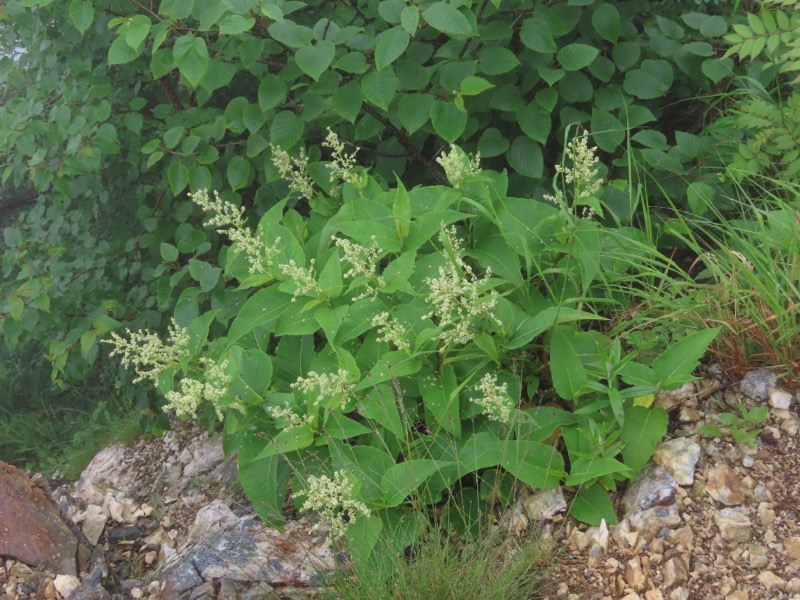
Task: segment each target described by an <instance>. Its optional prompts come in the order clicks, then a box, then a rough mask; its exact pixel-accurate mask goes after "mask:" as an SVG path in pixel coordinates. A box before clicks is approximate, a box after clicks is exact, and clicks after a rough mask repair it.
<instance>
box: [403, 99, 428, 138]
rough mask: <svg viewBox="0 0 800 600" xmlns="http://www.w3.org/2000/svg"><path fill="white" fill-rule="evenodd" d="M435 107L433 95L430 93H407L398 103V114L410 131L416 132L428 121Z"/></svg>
mask: <svg viewBox="0 0 800 600" xmlns="http://www.w3.org/2000/svg"><path fill="white" fill-rule="evenodd" d="M432 108H433V96H431V95H430V94H406V95H405V96H402V97H401V98H400V102H399V103H398V104H397V116H398V117H399V118H400V123H401V125H402V126H403V128H404V129H405V130H406V131H407V132H408V133H414V132H415V131H417V129H419V128H420V127H422V126H423V125H424V124H425V123H427V121H428V119H429V118H430V116H431V109H432Z"/></svg>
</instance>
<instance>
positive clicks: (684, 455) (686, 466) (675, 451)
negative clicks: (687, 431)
mask: <svg viewBox="0 0 800 600" xmlns="http://www.w3.org/2000/svg"><path fill="white" fill-rule="evenodd" d="M699 459H700V445H699V444H697V443H695V442H693V441H692V440H690V439H689V438H675V439H674V440H669V441H668V442H663V443H661V444H659V445H658V448H656V451H655V453H654V454H653V460H654V461H655V462H656V463H658V464H659V465H661V466H662V467H664V468H665V469H666V470H667V471H669V472H670V474H671V475H672V476H673V477H674V478H675V481H677V482H678V484H679V485H691V484H692V483H693V482H694V467H695V465H696V464H697V461H698V460H699Z"/></svg>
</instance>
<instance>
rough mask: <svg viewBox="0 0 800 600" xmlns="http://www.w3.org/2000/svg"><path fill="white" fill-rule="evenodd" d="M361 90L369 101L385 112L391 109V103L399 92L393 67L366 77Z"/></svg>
mask: <svg viewBox="0 0 800 600" xmlns="http://www.w3.org/2000/svg"><path fill="white" fill-rule="evenodd" d="M361 90H362V91H363V92H364V97H365V98H366V99H367V101H369V102H371V103H372V104H374V105H375V106H378V107H380V108H382V109H384V110H386V109H388V108H389V103H390V102H391V101H392V98H394V94H395V91H396V90H397V77H395V74H394V72H393V71H392V69H391V67H387V68H385V69H383V70H382V71H373V72H372V73H368V74H367V75H365V76H364V79H363V80H362V82H361Z"/></svg>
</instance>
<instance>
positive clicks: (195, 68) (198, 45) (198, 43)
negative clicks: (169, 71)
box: [172, 33, 208, 87]
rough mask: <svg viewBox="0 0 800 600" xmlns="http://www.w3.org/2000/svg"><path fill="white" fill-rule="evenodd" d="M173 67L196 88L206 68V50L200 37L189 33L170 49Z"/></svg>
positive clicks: (204, 43)
mask: <svg viewBox="0 0 800 600" xmlns="http://www.w3.org/2000/svg"><path fill="white" fill-rule="evenodd" d="M172 57H173V59H174V60H175V66H176V67H178V69H179V70H180V72H181V75H183V76H184V77H185V78H186V81H188V82H189V85H191V86H192V87H197V84H199V83H200V80H201V79H203V75H205V72H206V69H207V68H208V48H207V47H206V42H205V40H204V39H203V38H202V37H195V36H193V35H192V34H190V33H187V34H185V35H182V36H181V37H179V38H178V39H177V40H176V41H175V45H174V46H173V47H172Z"/></svg>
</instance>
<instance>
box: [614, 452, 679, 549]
mask: <svg viewBox="0 0 800 600" xmlns="http://www.w3.org/2000/svg"><path fill="white" fill-rule="evenodd" d="M677 489H678V483H677V482H676V481H675V478H674V477H673V476H672V475H670V474H669V472H668V471H667V470H666V469H664V468H663V467H661V466H659V465H657V464H655V463H653V462H649V463H647V465H645V467H644V468H643V469H642V470H641V471H640V472H639V474H638V475H637V476H636V479H635V480H634V481H633V483H632V484H631V486H630V487H629V488H628V491H627V492H625V495H624V496H623V498H622V504H623V506H624V507H625V519H626V520H627V521H628V523H630V527H631V529H632V530H634V531H638V532H640V533H641V534H642V535H643V536H644V537H645V538H647V539H651V538H653V537H654V536H655V535H656V534H658V533H659V532H660V531H661V530H662V529H665V528H667V529H672V528H674V527H677V526H678V525H680V523H681V517H680V514H679V512H678V504H677V500H676V497H675V496H676V492H677Z"/></svg>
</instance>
